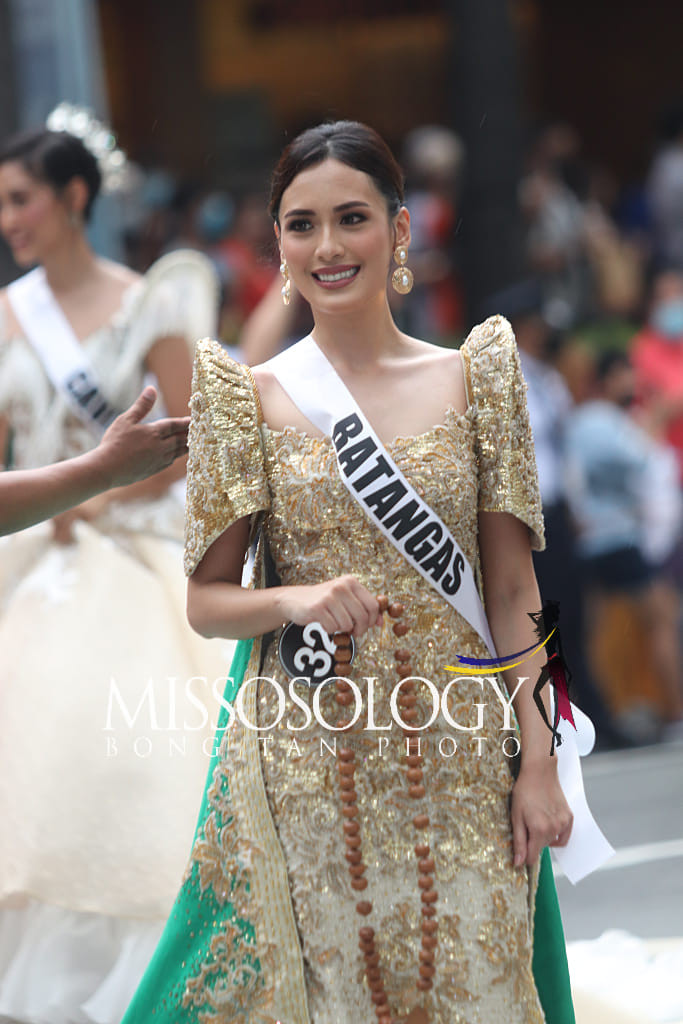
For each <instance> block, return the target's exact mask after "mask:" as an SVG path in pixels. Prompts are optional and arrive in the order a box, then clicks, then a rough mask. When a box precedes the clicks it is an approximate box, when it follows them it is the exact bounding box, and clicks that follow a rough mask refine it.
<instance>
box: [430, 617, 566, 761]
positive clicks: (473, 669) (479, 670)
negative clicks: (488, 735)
mask: <svg viewBox="0 0 683 1024" xmlns="http://www.w3.org/2000/svg"><path fill="white" fill-rule="evenodd" d="M527 614H528V616H529V618H530V619H531V621H532V622H533V623H534V626H535V627H536V635H537V637H538V643H537V644H532V646H531V647H526V648H525V649H524V650H522V651H517V652H516V653H515V654H508V655H505V656H504V657H499V658H469V657H465V656H464V655H461V654H459V655H458V656H457V662H458V663H457V665H446V666H445V667H446V669H447V671H448V672H457V673H458V675H461V676H465V675H472V676H473V675H487V674H489V673H491V672H505V671H507V670H508V669H511V668H517V667H518V666H519V665H523V664H524V662H525V661H529V659H530V658H533V657H534V656H535V655H536V654H538V652H539V651H541V650H542V649H543V648H544V647H547V654H548V660H547V661H546V663H545V665H544V666H543V667H542V669H541V671H540V673H539V677H538V680H537V682H536V685H535V687H534V701H535V703H536V707H537V708H538V710H539V712H540V714H541V717H542V718H543V721H544V722H545V724H546V725H547V726H548V729H549V730H550V732H551V734H552V740H551V743H550V753H551V754H553V753H554V751H555V745H556V744H557V746H558V747H559V746H560V744H561V743H562V736H561V735H560V733H559V731H558V726H559V724H560V721H563V720H564V721H566V722H569V724H570V725H571V726H572V727H573V728H574V729H576V723H575V722H574V715H573V714H572V706H571V701H570V700H569V680H570V679H571V673H570V672H569V669H568V667H567V664H566V662H565V660H564V655H563V653H562V640H561V637H560V629H559V620H560V606H559V604H558V603H557V601H546V602H545V604H544V605H543V608H542V609H541V611H540V612H528V613H527ZM548 684H550V685H551V686H552V687H553V689H554V691H555V708H554V714H553V722H552V723H551V721H550V719H549V717H548V713H547V711H546V707H545V704H544V703H543V697H542V694H543V689H544V687H545V686H546V685H548Z"/></svg>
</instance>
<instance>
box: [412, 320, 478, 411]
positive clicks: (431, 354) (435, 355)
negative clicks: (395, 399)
mask: <svg viewBox="0 0 683 1024" xmlns="http://www.w3.org/2000/svg"><path fill="white" fill-rule="evenodd" d="M404 337H405V342H406V345H405V348H404V353H405V355H404V359H405V361H404V362H402V364H401V366H400V371H401V376H402V377H403V378H406V379H408V380H410V381H411V382H412V385H411V386H412V387H414V386H415V385H416V384H417V385H418V387H419V391H420V392H421V398H420V401H421V402H424V403H425V404H426V405H429V406H430V407H431V408H432V409H433V413H434V415H435V416H438V415H439V412H438V411H439V410H445V409H448V408H452V409H454V410H455V411H456V412H458V413H464V412H465V410H466V408H467V405H468V401H467V390H466V387H465V371H464V366H463V359H462V356H461V354H460V352H459V351H458V350H457V349H452V348H446V347H444V346H443V345H434V344H432V343H431V342H427V341H421V340H420V339H419V338H410V337H407V336H404Z"/></svg>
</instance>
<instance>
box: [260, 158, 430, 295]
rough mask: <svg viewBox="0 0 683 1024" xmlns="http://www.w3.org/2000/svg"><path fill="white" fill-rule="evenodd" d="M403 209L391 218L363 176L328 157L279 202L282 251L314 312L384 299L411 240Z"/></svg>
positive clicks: (302, 175) (300, 176)
mask: <svg viewBox="0 0 683 1024" xmlns="http://www.w3.org/2000/svg"><path fill="white" fill-rule="evenodd" d="M408 225H409V217H408V213H407V211H406V210H405V209H401V211H400V212H399V213H398V214H397V216H396V217H394V218H391V217H390V216H389V213H388V210H387V203H386V200H385V198H384V196H383V195H382V194H381V193H380V191H379V189H378V188H377V186H376V185H375V183H374V181H373V180H372V178H371V177H370V176H369V175H367V174H365V173H364V172H363V171H358V170H356V169H355V168H354V167H349V166H348V165H347V164H344V163H341V162H340V161H339V160H334V159H332V158H329V159H327V160H324V161H323V162H322V163H319V164H315V165H314V166H312V167H308V168H306V170H304V171H301V173H300V174H298V175H297V176H296V177H295V178H294V179H293V181H292V182H291V184H290V185H289V186H288V188H286V189H285V191H284V193H283V195H282V199H281V202H280V210H279V231H278V238H279V242H280V251H281V253H282V256H283V257H284V259H285V260H286V261H287V265H288V267H289V273H290V276H291V278H292V281H293V283H294V285H295V286H296V288H297V289H298V290H299V291H300V292H301V294H302V295H303V296H304V298H305V299H306V300H307V301H308V302H309V303H310V304H311V306H312V308H313V310H314V312H315V311H316V310H320V312H324V313H328V312H329V313H334V312H351V311H352V310H353V309H356V308H358V307H359V306H363V305H366V304H367V303H368V302H372V301H376V300H377V298H378V297H381V296H384V295H386V285H387V273H388V271H389V266H390V263H391V256H392V253H393V250H394V248H395V246H396V245H397V244H399V243H400V244H403V245H405V244H407V243H408V242H409V240H410V234H409V227H408Z"/></svg>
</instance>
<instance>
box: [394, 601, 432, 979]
mask: <svg viewBox="0 0 683 1024" xmlns="http://www.w3.org/2000/svg"><path fill="white" fill-rule="evenodd" d="M388 610H389V615H390V616H391V618H392V619H395V620H396V621H395V622H394V626H393V630H394V635H395V636H397V637H404V636H406V634H407V633H408V626H407V624H406V623H405V622H404V621H403V620H402V618H401V616H402V615H403V612H404V608H403V605H401V604H398V603H396V604H392V605H390V606H389V609H388ZM394 658H395V660H396V674H397V676H398V678H399V680H400V681H403V680H407V681H406V682H402V683H401V688H400V690H399V697H398V707H399V709H400V712H401V719H402V721H403V722H404V723H405V724H404V725H403V727H402V731H403V735H404V737H405V739H406V750H407V753H406V757H405V760H406V778H407V780H408V793H409V795H410V797H411V798H412V799H413V800H422V799H423V797H424V796H425V795H426V790H425V786H424V771H423V762H422V754H421V753H420V748H419V741H418V745H417V749H416V751H415V752H414V753H413V752H412V748H411V739H413V738H414V736H415V731H416V730H415V726H414V724H413V723H414V722H415V721H416V720H417V708H416V704H417V696H416V694H415V684H414V683H413V682H412V680H411V679H410V678H409V677H410V676H411V675H412V674H413V667H412V665H411V663H410V652H409V651H408V650H407V649H406V648H404V647H401V648H398V649H397V650H396V651H395V652H394ZM413 826H414V827H415V828H416V829H418V830H419V831H423V830H425V829H427V828H429V815H428V814H425V813H419V814H416V815H415V817H414V818H413ZM415 854H416V856H417V859H418V860H417V867H418V879H417V884H418V887H419V889H420V899H421V902H422V948H421V949H420V966H419V973H420V977H419V978H418V981H417V987H418V989H420V991H422V992H426V991H428V990H429V989H431V988H432V985H433V978H434V975H435V973H436V968H435V966H434V957H435V950H436V947H437V944H438V939H437V931H438V924H437V921H436V906H435V904H436V902H437V899H438V894H437V892H436V889H435V888H434V867H435V865H434V859H433V858H432V856H431V851H430V848H429V845H428V843H426V842H420V843H418V844H417V845H416V847H415Z"/></svg>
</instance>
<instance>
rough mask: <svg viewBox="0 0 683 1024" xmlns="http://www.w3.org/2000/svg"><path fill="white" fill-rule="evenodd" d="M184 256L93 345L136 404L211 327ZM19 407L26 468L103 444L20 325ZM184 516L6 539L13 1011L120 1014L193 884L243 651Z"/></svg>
mask: <svg viewBox="0 0 683 1024" xmlns="http://www.w3.org/2000/svg"><path fill="white" fill-rule="evenodd" d="M182 261H183V257H182V256H176V255H175V254H173V255H172V256H170V257H165V258H164V261H163V264H162V267H161V269H158V267H157V268H153V270H152V271H151V272H150V274H149V275H148V276H147V277H146V278H145V279H144V280H143V281H142V282H140V283H138V284H135V285H133V286H132V287H131V288H129V289H128V290H127V291H126V293H125V295H124V299H123V302H122V304H121V308H120V310H119V311H118V313H117V314H116V315H115V316H114V317H112V319H111V321H110V322H109V323H108V324H106V325H105V326H104V327H103V328H101V329H100V330H98V331H97V332H96V333H94V334H93V335H92V336H91V337H90V338H88V339H87V341H86V342H84V344H85V346H86V349H87V353H88V357H89V359H90V362H91V364H92V366H93V368H94V369H95V372H96V374H97V376H98V378H99V380H100V383H101V385H102V390H103V391H104V392H105V395H106V397H107V398H108V399H109V401H110V402H111V403H112V404H113V405H115V406H116V407H117V408H121V409H123V408H125V407H127V406H128V405H129V404H130V402H131V401H132V400H133V399H134V398H135V397H136V396H137V394H138V393H139V391H140V389H141V386H142V384H143V378H144V373H145V370H144V365H143V361H144V359H145V356H146V354H147V352H148V350H149V348H150V346H151V345H152V344H153V343H154V341H155V340H157V339H158V338H160V337H163V336H165V335H170V334H179V333H182V334H185V335H186V336H187V337H188V339H189V338H196V337H197V336H200V335H202V334H206V333H210V331H211V317H212V309H211V307H210V302H209V303H204V306H205V308H204V309H201V308H198V302H197V296H196V294H194V293H193V292H192V289H191V288H190V289H189V291H188V290H187V289H183V288H182V287H178V282H179V281H180V280H182V273H183V266H184V264H183V262H182ZM189 263H190V268H189V270H188V271H187V273H189V274H190V275H191V274H192V273H194V269H196V268H193V266H192V260H191V259H190V260H189ZM198 292H199V293H201V288H200V289H199V290H198ZM190 299H191V301H189V300H190ZM200 305H201V303H200ZM0 412H3V413H5V414H6V415H7V416H8V417H9V420H10V423H11V425H12V430H13V435H14V440H13V457H14V465H15V466H16V468H27V467H32V466H39V465H44V464H46V463H49V462H53V461H56V460H59V459H63V458H67V457H70V456H73V455H76V454H78V453H79V452H81V451H83V450H85V449H87V448H90V447H92V446H93V444H94V443H95V438H94V436H92V435H91V433H90V430H89V428H88V427H86V426H85V425H84V424H83V423H81V422H80V421H79V420H78V419H76V418H75V417H74V416H73V414H72V413H71V412H70V411H69V408H68V406H67V405H66V402H65V401H64V400H63V398H62V397H61V395H60V394H57V393H55V390H54V388H53V386H52V384H51V383H50V381H49V379H48V377H47V375H46V373H45V371H44V370H43V367H42V365H41V363H40V361H39V359H38V356H37V355H36V354H35V352H34V350H33V348H32V347H31V345H30V343H29V342H28V341H27V340H26V339H24V338H23V337H20V336H15V335H10V333H9V331H8V328H7V324H6V323H3V322H2V319H0ZM182 527H183V507H182V497H179V496H178V495H177V494H175V493H172V492H169V493H167V494H166V495H164V496H163V497H162V498H160V499H157V500H154V501H136V502H134V503H132V502H131V503H118V504H115V505H114V504H112V505H110V506H109V507H108V509H107V511H106V513H105V514H103V515H102V516H101V517H100V518H99V519H97V520H95V521H93V522H92V523H85V522H79V523H77V525H76V529H75V533H76V542H75V543H74V544H72V545H68V546H60V545H57V544H55V543H54V542H53V541H52V539H51V526H50V524H42V525H39V526H36V527H33V528H31V529H29V530H25V531H23V532H22V533H19V534H15V535H13V536H10V537H5V538H2V539H1V540H0V723H1V728H0V1019H1V1018H3V1017H4V1016H6V1017H8V1018H10V1019H12V1020H15V1021H22V1022H24V1021H26V1022H40V1024H42V1022H45V1024H74V1022H88V1021H98V1022H101V1024H115V1022H117V1021H118V1020H120V1017H121V1015H122V1013H123V1011H124V1009H125V1007H126V1005H127V1003H128V1001H129V999H130V996H131V995H132V993H133V991H134V990H135V987H136V985H137V981H138V980H139V977H140V975H141V974H142V972H143V970H144V968H145V966H146V963H147V960H148V959H149V957H150V955H151V953H152V951H153V949H154V946H155V944H156V939H157V938H158V935H159V933H160V931H161V928H162V925H163V922H164V920H165V918H166V916H167V914H168V912H169V910H170V907H171V905H172V902H173V899H174V897H175V894H176V892H177V890H178V887H179V884H180V880H181V877H182V873H183V870H184V867H185V863H186V860H187V855H188V852H189V849H190V846H191V842H192V837H193V833H194V828H195V824H196V817H197V814H198V811H199V802H200V799H201V795H202V791H203V785H204V780H205V776H206V771H207V767H208V758H209V756H210V753H211V746H212V740H213V726H214V725H215V721H216V718H217V711H218V701H217V697H216V694H221V693H222V690H223V684H224V680H225V676H226V674H227V671H228V668H229V665H230V657H231V654H232V646H233V645H232V644H231V643H228V642H226V641H219V640H214V641H207V640H202V639H201V638H200V637H198V636H197V635H196V634H194V633H193V632H192V631H191V630H190V627H189V626H188V624H187V621H186V618H185V583H184V577H183V570H182Z"/></svg>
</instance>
